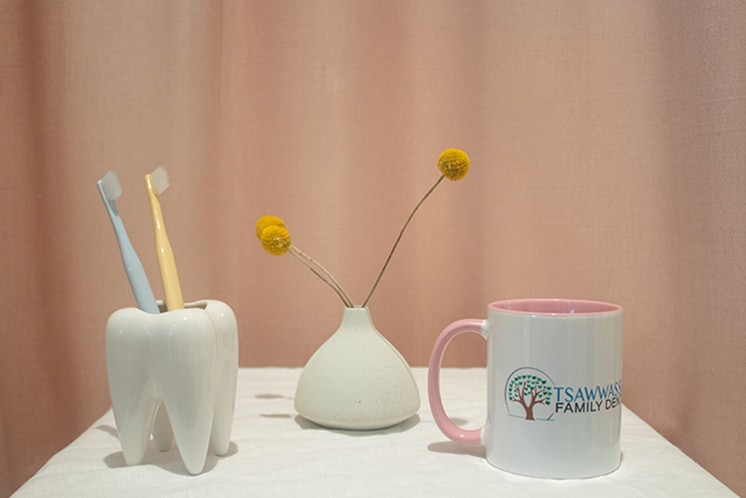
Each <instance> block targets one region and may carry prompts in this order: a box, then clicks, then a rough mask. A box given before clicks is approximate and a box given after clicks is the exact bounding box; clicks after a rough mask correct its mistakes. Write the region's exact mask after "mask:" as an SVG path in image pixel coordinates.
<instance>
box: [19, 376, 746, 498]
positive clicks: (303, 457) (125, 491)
mask: <svg viewBox="0 0 746 498" xmlns="http://www.w3.org/2000/svg"><path fill="white" fill-rule="evenodd" d="M299 374H300V369H280V368H261V369H245V368H242V369H240V370H239V379H238V395H237V399H236V413H235V418H234V423H233V435H232V438H231V440H232V444H231V449H230V451H229V453H228V455H227V456H224V457H216V456H215V455H213V454H210V455H209V456H208V459H207V464H206V470H205V472H204V473H203V474H201V475H198V476H192V475H189V474H188V473H187V471H186V468H185V467H184V465H183V464H182V462H181V459H180V457H179V454H178V450H177V449H176V447H175V446H173V447H172V449H171V450H170V451H167V452H164V453H160V452H159V451H158V450H157V449H156V448H155V447H154V446H153V444H152V441H151V446H150V447H149V448H148V452H147V454H146V459H145V463H143V464H142V465H138V466H133V467H127V466H125V464H124V458H123V456H122V452H121V448H120V446H119V440H118V439H117V430H116V426H115V423H114V417H113V415H112V412H111V410H109V411H108V412H107V413H106V414H104V416H103V417H101V418H100V419H99V420H98V421H96V422H95V423H94V424H93V425H92V426H91V427H90V428H89V429H88V430H87V431H85V432H84V433H83V434H82V435H81V436H80V437H79V438H78V439H77V440H75V441H74V442H73V443H72V444H70V445H69V446H68V447H66V448H65V449H63V450H62V451H60V452H59V453H57V454H56V455H55V456H54V457H52V458H51V459H50V460H49V462H47V464H46V465H45V466H44V467H43V468H42V469H41V470H39V472H38V473H37V474H36V475H34V476H33V477H32V478H31V479H30V480H29V481H27V482H26V483H25V484H24V485H23V486H22V487H21V488H20V489H19V490H18V491H17V492H16V494H14V496H15V497H17V498H23V497H39V496H56V497H62V496H70V497H73V496H74V497H76V498H79V497H85V496H97V497H101V496H103V497H114V496H132V497H145V496H195V497H206V496H218V497H230V496H254V497H265V496H267V497H283V496H292V497H295V496H303V497H315V496H333V497H337V496H340V497H354V496H365V497H369V496H376V497H378V496H380V497H395V496H402V497H407V498H410V497H415V496H423V497H441V496H442V497H458V496H468V497H480V496H490V497H494V496H510V497H530V496H547V495H554V496H572V497H583V496H594V497H595V496H604V497H615V496H618V497H624V498H630V497H634V496H655V497H661V496H676V497H682V496H708V497H710V496H736V495H735V494H734V493H732V492H731V491H730V490H729V489H728V488H726V487H725V486H724V485H723V484H722V483H720V482H719V481H718V480H717V479H715V478H714V477H713V476H712V475H710V474H709V473H707V472H706V471H705V470H704V469H702V467H700V466H699V465H698V464H697V463H695V462H694V461H693V460H691V459H690V458H688V457H687V456H686V455H684V454H683V453H682V452H681V451H680V450H679V449H677V448H676V447H675V446H673V445H671V444H670V443H669V442H667V441H666V440H665V439H664V438H663V437H661V436H660V435H659V434H658V433H656V432H655V431H654V430H653V429H652V428H651V427H650V426H648V425H647V424H646V423H645V422H643V421H642V420H641V419H640V418H639V417H637V416H636V415H635V414H634V413H632V412H631V411H630V410H628V409H627V408H626V407H625V408H623V415H622V452H623V461H622V465H621V467H620V468H619V469H618V470H617V471H616V472H614V473H612V474H610V475H608V476H604V477H598V478H594V479H585V480H568V481H556V480H543V479H532V478H525V477H519V476H515V475H511V474H508V473H505V472H502V471H500V470H497V469H495V468H493V467H491V466H490V465H489V464H488V463H487V462H486V461H485V460H484V448H483V447H478V446H477V447H464V446H460V445H457V444H455V443H452V442H450V441H448V440H447V439H446V438H445V437H444V436H443V435H442V434H441V433H440V431H439V430H438V428H437V427H436V425H435V423H434V422H433V419H432V416H431V414H430V409H429V407H428V404H427V389H426V380H425V379H426V369H424V368H415V369H414V374H415V378H416V379H417V382H418V385H419V387H420V394H421V397H422V406H421V408H420V410H419V412H418V414H417V415H416V416H415V417H413V418H412V419H410V420H409V421H406V422H404V423H402V424H400V425H399V426H396V427H394V428H391V429H387V430H383V431H374V432H354V431H335V430H327V429H322V428H320V427H318V426H315V425H314V424H312V423H310V422H307V421H305V420H304V419H302V418H300V417H298V416H297V414H296V412H295V410H294V408H293V394H294V391H295V384H296V381H297V379H298V376H299ZM485 382H486V381H485V370H484V369H444V370H443V372H442V384H443V398H444V402H445V405H446V409H447V410H448V412H449V415H450V416H451V417H452V418H454V419H455V420H460V422H464V423H465V425H466V426H469V427H477V426H480V425H482V423H483V422H484V419H485V413H486V409H485V406H484V405H485V402H486V395H485Z"/></svg>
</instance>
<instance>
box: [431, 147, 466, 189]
mask: <svg viewBox="0 0 746 498" xmlns="http://www.w3.org/2000/svg"><path fill="white" fill-rule="evenodd" d="M438 169H439V170H440V172H441V173H443V176H445V177H446V178H448V179H449V180H451V181H457V180H461V179H462V178H463V177H465V176H466V173H468V172H469V156H467V155H466V152H464V151H463V150H459V149H446V150H444V151H443V152H442V153H441V154H440V157H439V158H438Z"/></svg>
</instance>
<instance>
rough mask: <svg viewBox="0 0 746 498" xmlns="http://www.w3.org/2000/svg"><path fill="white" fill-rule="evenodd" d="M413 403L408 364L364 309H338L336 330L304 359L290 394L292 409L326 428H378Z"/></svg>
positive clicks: (398, 418)
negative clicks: (292, 401)
mask: <svg viewBox="0 0 746 498" xmlns="http://www.w3.org/2000/svg"><path fill="white" fill-rule="evenodd" d="M419 407H420V395H419V392H418V390H417V385H416V383H415V381H414V377H413V376H412V371H411V369H410V368H409V365H408V364H407V362H406V360H405V359H404V357H403V356H402V355H401V353H399V351H397V350H396V348H394V346H392V345H391V343H389V341H387V340H386V338H385V337H383V336H382V335H381V334H380V333H379V332H378V330H376V328H375V326H374V325H373V321H372V320H371V317H370V312H369V311H368V308H367V307H366V308H362V307H355V308H345V309H344V313H343V315H342V323H341V324H340V326H339V329H337V331H336V332H335V333H334V334H333V335H332V336H331V337H330V338H329V339H327V341H326V342H325V343H324V344H322V345H321V347H320V348H319V349H318V350H317V351H316V352H315V353H314V354H313V356H311V358H310V359H309V360H308V363H307V364H306V366H305V367H304V368H303V371H302V373H301V376H300V379H299V380H298V386H297V389H296V392H295V409H296V410H297V411H298V413H299V414H300V415H301V416H303V417H304V418H306V419H308V420H310V421H312V422H314V423H316V424H319V425H321V426H324V427H327V428H332V429H353V430H374V429H383V428H386V427H390V426H392V425H395V424H398V423H399V422H402V421H404V420H406V419H408V418H410V417H412V416H413V415H414V414H415V413H416V412H417V410H418V409H419Z"/></svg>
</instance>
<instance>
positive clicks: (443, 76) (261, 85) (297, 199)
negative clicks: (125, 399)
mask: <svg viewBox="0 0 746 498" xmlns="http://www.w3.org/2000/svg"><path fill="white" fill-rule="evenodd" d="M0 71H2V75H1V77H0V116H2V118H0V161H1V164H2V172H3V179H2V183H1V186H0V191H1V192H2V195H1V196H0V215H1V217H0V220H1V221H0V230H1V233H2V241H3V242H2V245H3V250H2V252H1V253H0V271H1V273H0V275H2V277H1V278H2V284H1V285H0V292H1V294H0V303H1V304H0V305H1V306H2V312H3V316H5V319H4V320H3V327H2V332H1V333H0V400H2V401H0V495H8V494H9V493H10V492H12V491H13V490H14V489H16V488H17V487H18V486H19V485H20V484H21V483H22V482H23V481H24V480H25V479H27V478H28V477H30V475H32V474H33V473H34V472H35V471H36V470H37V469H38V468H39V467H40V466H41V465H42V464H43V463H44V462H45V461H46V460H47V459H48V458H49V457H50V456H51V455H52V454H53V453H54V452H56V451H58V450H59V449H61V448H62V447H63V446H64V445H66V444H68V443H69V442H70V441H72V439H73V438H75V437H76V436H77V435H78V434H79V433H80V432H81V431H83V430H84V429H85V428H87V427H88V426H89V425H90V424H92V423H93V422H94V421H95V420H96V419H97V418H98V417H99V416H100V415H102V414H103V413H104V411H105V410H107V409H108V408H109V406H110V400H109V393H108V387H107V382H106V375H105V365H104V347H103V346H104V344H103V328H104V324H105V322H106V319H107V317H108V316H109V314H111V313H112V312H113V311H114V310H116V309H117V308H121V307H127V306H133V305H134V299H133V297H132V295H131V293H130V291H129V287H128V284H127V281H126V278H125V275H124V271H123V268H122V264H121V262H120V259H119V253H118V250H117V245H116V242H115V239H114V235H113V232H112V229H111V226H110V223H109V221H108V219H107V216H106V214H105V211H104V208H103V206H102V204H101V201H100V199H99V197H98V193H97V191H96V186H95V183H96V180H98V179H99V178H100V177H102V176H103V175H104V173H106V171H107V170H109V169H111V170H114V171H116V173H117V174H118V175H119V178H120V180H121V182H122V187H123V190H124V192H123V194H122V197H121V198H120V199H119V208H120V211H121V213H122V216H123V218H124V221H125V224H126V226H127V228H128V230H129V234H130V238H131V239H132V242H133V244H134V246H135V248H136V249H137V251H138V252H139V254H140V257H141V258H142V260H143V262H144V265H145V268H146V270H147V272H148V274H149V276H150V278H151V283H152V285H153V288H154V290H155V292H156V295H158V296H159V297H161V296H162V287H161V284H160V279H159V274H158V269H157V262H156V258H155V245H154V237H153V229H152V223H151V220H150V215H149V206H148V201H147V196H146V193H145V188H144V180H143V176H144V175H145V174H146V173H148V172H150V171H151V170H153V169H154V168H155V167H157V166H159V165H162V166H165V167H166V168H167V170H168V173H169V177H170V180H171V186H170V187H169V189H168V190H167V191H166V192H165V193H164V194H163V196H162V204H163V209H164V214H165V217H166V224H167V227H168V230H169V235H170V237H171V243H172V245H173V247H174V251H175V255H176V259H177V264H178V267H179V272H180V277H181V284H182V290H183V294H184V297H185V299H186V300H187V301H190V300H197V299H201V298H213V299H220V300H223V301H225V302H227V303H229V304H230V305H231V306H232V307H233V309H234V310H235V312H236V314H237V317H238V320H239V328H240V365H241V366H244V367H261V366H269V365H272V366H294V367H299V366H302V365H303V364H304V363H305V361H306V360H307V359H308V357H309V356H310V355H311V353H312V352H313V351H314V350H315V349H316V348H317V347H318V346H320V345H321V343H322V342H323V341H324V340H325V339H326V338H327V337H328V336H329V335H330V334H331V333H332V332H333V331H334V330H335V329H336V327H337V325H338V323H339V320H340V318H341V311H342V303H341V302H340V301H339V300H338V298H337V297H336V296H335V295H334V293H333V292H332V291H331V290H330V289H328V288H327V287H325V286H324V285H323V284H322V283H321V282H320V281H319V280H318V279H317V278H316V277H314V276H313V275H312V274H311V273H310V272H309V271H307V270H306V269H305V268H304V267H302V266H301V265H300V264H299V263H298V262H297V261H296V260H294V259H293V258H291V257H290V256H284V257H272V256H270V255H268V254H266V253H265V252H264V251H263V250H262V248H261V247H260V244H259V243H258V241H257V240H256V236H255V234H254V223H255V221H256V220H257V219H258V218H259V217H260V216H262V215H265V214H274V215H277V216H280V217H282V218H284V220H285V221H286V223H287V226H288V228H289V229H290V233H291V235H292V236H293V241H294V243H295V244H296V245H297V246H298V247H300V248H301V249H303V250H304V251H306V252H308V253H309V254H311V255H312V256H313V257H314V258H316V259H317V260H319V261H320V262H321V263H322V264H324V265H325V266H326V267H328V268H329V269H330V270H331V271H332V273H334V275H335V276H336V277H337V278H338V279H339V280H340V281H341V282H342V284H343V286H344V287H345V288H346V289H347V291H348V292H349V293H350V294H351V295H352V297H353V300H355V301H356V302H361V301H362V300H363V299H364V297H365V295H366V294H367V292H368V290H369V288H370V286H371V285H372V284H373V281H374V279H375V276H376V274H377V272H378V270H379V269H380V267H381V265H382V264H383V261H384V259H385V257H386V254H387V252H388V250H389V248H390V247H391V244H392V243H393V241H394V239H395V237H396V235H397V233H398V232H399V230H400V228H401V226H402V224H403V222H404V220H405V219H406V217H407V215H408V214H409V212H410V210H411V209H412V208H413V207H414V205H415V204H416V203H417V201H418V200H419V198H420V197H421V196H422V195H423V194H424V193H425V192H426V191H427V189H428V188H429V187H430V186H431V185H432V184H433V182H434V181H435V180H436V179H437V177H438V174H439V173H438V171H437V168H436V159H437V157H438V155H439V154H440V152H441V151H442V150H444V149H446V148H449V147H457V148H461V149H463V150H465V151H466V152H467V153H468V154H469V155H470V157H471V160H472V168H471V171H470V172H469V174H468V176H467V177H466V178H465V179H464V180H462V181H460V182H454V183H451V182H444V183H443V184H441V185H440V186H439V187H438V189H437V190H436V191H435V192H434V194H433V195H432V197H431V198H430V199H429V200H428V201H427V202H426V203H425V204H424V205H423V206H422V208H421V209H420V211H419V212H418V214H417V216H416V217H415V218H414V220H413V222H412V225H411V226H410V229H409V230H408V232H407V233H406V234H405V236H404V238H403V240H402V243H401V245H400V247H399V250H398V252H397V253H396V255H395V256H394V258H393V260H392V262H391V265H390V267H389V269H388V272H387V273H386V275H385V276H384V278H383V280H382V282H381V284H380V286H379V288H378V290H377V291H376V294H375V295H374V297H373V299H372V300H371V302H370V308H371V313H372V316H373V319H374V322H375V323H376V325H377V327H378V329H379V330H380V331H381V332H382V333H383V334H384V335H385V336H387V337H388V338H389V340H390V341H392V342H393V343H394V344H395V345H396V346H397V347H398V348H399V350H400V351H401V352H402V353H403V354H404V356H405V357H406V358H407V359H408V361H409V362H410V364H412V365H413V366H424V365H426V362H427V358H428V355H429V352H430V348H431V347H432V345H433V342H434V340H435V337H436V336H437V334H438V333H439V332H440V331H441V330H442V328H444V327H445V326H446V325H447V324H448V323H450V322H452V321H453V320H456V319H459V318H466V317H482V316H484V313H485V307H486V305H487V303H489V302H490V301H493V300H496V299H503V298H517V297H574V298H589V299H599V300H608V301H613V302H616V303H619V304H621V305H622V306H624V307H625V310H626V315H625V339H624V341H625V342H624V344H625V346H624V362H625V363H624V401H625V403H626V404H627V405H628V406H629V407H630V408H631V409H632V410H634V411H635V412H636V413H638V414H639V415H640V416H641V417H642V418H644V419H645V420H646V421H647V422H649V423H650V424H652V425H653V427H655V428H656V429H657V430H658V431H659V432H661V433H662V434H663V435H664V436H665V437H667V438H668V439H669V440H670V441H671V442H673V443H674V444H676V445H677V446H679V447H680V448H681V449H682V450H683V451H684V452H685V453H687V454H688V455H689V456H691V457H692V458H694V459H695V460H696V461H697V462H699V463H700V464H701V465H702V466H704V467H705V468H706V469H707V470H708V471H710V472H711V473H713V474H714V475H715V476H716V477H718V478H719V479H721V480H722V481H723V482H724V483H725V484H727V485H728V486H730V487H731V488H732V489H733V490H734V491H736V492H737V493H740V494H746V477H744V473H743V469H744V467H745V466H746V458H745V455H746V453H745V451H746V450H744V448H746V430H744V429H743V425H742V421H741V419H740V414H741V413H743V412H744V411H745V410H746V391H745V390H744V388H743V378H744V370H743V368H744V364H746V362H745V360H746V334H745V333H744V328H745V324H746V305H745V304H744V299H745V298H746V251H745V250H744V247H746V235H745V234H746V167H745V164H746V150H745V147H746V4H744V3H741V2H736V1H711V2H696V1H637V0H632V1H592V2H586V1H572V2H554V1H553V2H543V3H542V2H540V3H538V4H537V3H536V2H513V1H462V0H452V1H445V0H435V1H432V0H406V1H393V0H384V1H380V0H370V1H368V0H359V1H344V0H318V1H294V0H280V1H276V2H269V1H258V0H257V1H229V0H225V1H222V2H218V1H193V2H182V1H178V0H174V1H161V2H151V1H148V0H134V1H127V2H120V1H114V0H90V1H88V0H80V1H69V2H57V1H26V0H0ZM484 351H485V349H484V345H483V344H482V342H481V340H480V339H479V338H475V339H473V340H468V339H464V340H459V341H458V343H457V344H455V345H454V346H453V348H452V350H451V351H450V352H449V353H448V356H447V358H446V365H447V366H481V365H484V362H485V352H484ZM423 409H427V408H426V407H423ZM477 422H479V421H475V423H477ZM433 437H434V438H438V437H439V435H438V434H436V433H433ZM423 451H426V449H425V448H423Z"/></svg>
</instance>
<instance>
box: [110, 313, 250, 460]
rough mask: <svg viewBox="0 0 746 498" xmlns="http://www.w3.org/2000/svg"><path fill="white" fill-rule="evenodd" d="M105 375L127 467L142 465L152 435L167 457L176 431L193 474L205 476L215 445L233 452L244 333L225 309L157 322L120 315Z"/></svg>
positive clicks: (113, 322) (164, 316)
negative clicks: (240, 342)
mask: <svg viewBox="0 0 746 498" xmlns="http://www.w3.org/2000/svg"><path fill="white" fill-rule="evenodd" d="M106 372H107V375H108V377H109V391H110V393H111V402H112V408H113V411H114V418H115V420H116V424H117V429H118V430H119V440H120V444H121V445H122V452H123V453H124V459H125V462H126V463H127V465H137V464H139V463H142V461H143V458H144V456H145V449H146V447H147V444H148V440H149V439H150V434H151V432H152V433H153V438H154V440H155V443H156V446H157V447H158V448H159V449H160V450H162V451H163V450H167V449H168V448H169V447H170V446H171V438H172V436H171V434H172V432H171V431H172V430H173V438H174V439H175V440H176V445H177V446H178V448H179V453H180V454H181V458H182V460H183V461H184V465H185V466H186V468H187V470H188V471H189V472H190V473H191V474H199V473H201V472H202V470H203V469H204V465H205V460H206V458H207V450H208V445H209V444H210V443H212V450H213V451H214V452H215V453H216V454H217V455H224V454H225V453H227V452H228V447H229V445H230V435H231V427H232V424H233V410H234V406H235V400H236V378H237V375H238V327H237V324H236V317H235V315H234V314H233V310H231V308H230V307H229V306H228V305H227V304H225V303H223V302H220V301H214V300H204V301H198V302H194V303H187V304H186V305H185V309H181V310H174V311H166V312H164V313H161V314H157V315H156V314H152V313H146V312H144V311H142V310H139V309H137V308H124V309H120V310H117V311H115V312H114V313H112V315H111V316H110V317H109V320H108V321H107V323H106ZM164 408H165V411H164ZM156 414H157V417H156Z"/></svg>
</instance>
